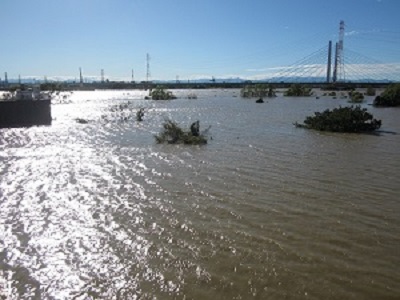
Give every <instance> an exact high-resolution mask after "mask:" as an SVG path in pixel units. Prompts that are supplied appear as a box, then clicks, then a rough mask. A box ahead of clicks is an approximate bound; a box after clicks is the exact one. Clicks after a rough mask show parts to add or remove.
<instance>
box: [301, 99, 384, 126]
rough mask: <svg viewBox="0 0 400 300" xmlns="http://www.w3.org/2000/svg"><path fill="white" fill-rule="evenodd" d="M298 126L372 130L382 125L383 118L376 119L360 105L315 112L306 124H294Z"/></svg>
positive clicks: (306, 120) (307, 119)
mask: <svg viewBox="0 0 400 300" xmlns="http://www.w3.org/2000/svg"><path fill="white" fill-rule="evenodd" d="M294 125H295V126H296V127H301V128H307V129H316V130H320V131H332V132H354V133H356V132H370V131H374V130H377V129H379V128H380V127H381V125H382V122H381V120H376V119H374V117H373V116H372V115H371V114H370V113H368V112H367V109H366V108H361V107H360V106H359V105H357V106H355V107H353V106H350V107H339V108H334V109H333V110H329V109H327V110H325V111H324V112H322V113H320V112H315V115H314V116H309V117H307V118H306V119H305V121H304V124H298V123H297V122H296V123H295V124H294Z"/></svg>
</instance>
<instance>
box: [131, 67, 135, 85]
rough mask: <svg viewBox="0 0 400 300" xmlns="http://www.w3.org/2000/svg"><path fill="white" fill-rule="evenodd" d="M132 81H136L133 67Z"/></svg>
mask: <svg viewBox="0 0 400 300" xmlns="http://www.w3.org/2000/svg"><path fill="white" fill-rule="evenodd" d="M131 82H132V83H134V82H135V76H134V73H133V69H132V80H131Z"/></svg>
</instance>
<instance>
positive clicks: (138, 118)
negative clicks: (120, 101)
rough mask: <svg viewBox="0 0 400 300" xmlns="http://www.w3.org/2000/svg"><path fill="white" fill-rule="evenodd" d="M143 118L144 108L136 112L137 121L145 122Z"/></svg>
mask: <svg viewBox="0 0 400 300" xmlns="http://www.w3.org/2000/svg"><path fill="white" fill-rule="evenodd" d="M143 117H144V108H140V109H139V110H138V111H137V112H136V121H138V122H141V121H143Z"/></svg>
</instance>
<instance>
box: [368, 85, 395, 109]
mask: <svg viewBox="0 0 400 300" xmlns="http://www.w3.org/2000/svg"><path fill="white" fill-rule="evenodd" d="M373 105H374V106H400V83H395V84H391V85H389V86H388V87H387V88H386V89H385V90H384V91H383V93H382V95H380V96H377V97H376V98H375V100H374V103H373Z"/></svg>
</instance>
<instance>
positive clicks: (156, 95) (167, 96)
mask: <svg viewBox="0 0 400 300" xmlns="http://www.w3.org/2000/svg"><path fill="white" fill-rule="evenodd" d="M150 95H151V99H153V100H171V99H176V97H175V96H174V94H172V92H170V91H167V90H166V89H165V88H164V87H162V86H157V87H156V88H155V89H154V90H153V91H152V92H151V94H150Z"/></svg>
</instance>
